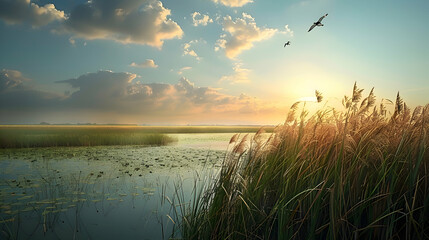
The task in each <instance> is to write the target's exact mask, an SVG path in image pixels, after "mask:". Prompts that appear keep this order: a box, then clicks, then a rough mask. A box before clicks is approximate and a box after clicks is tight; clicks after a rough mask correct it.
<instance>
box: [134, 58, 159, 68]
mask: <svg viewBox="0 0 429 240" xmlns="http://www.w3.org/2000/svg"><path fill="white" fill-rule="evenodd" d="M130 66H131V67H139V68H157V67H158V65H156V64H155V61H153V60H152V59H146V61H144V62H142V63H135V62H132V63H131V64H130Z"/></svg>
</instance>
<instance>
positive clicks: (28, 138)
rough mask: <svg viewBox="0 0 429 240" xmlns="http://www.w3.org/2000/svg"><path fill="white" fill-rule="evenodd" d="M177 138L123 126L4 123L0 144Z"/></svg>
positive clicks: (154, 141)
mask: <svg viewBox="0 0 429 240" xmlns="http://www.w3.org/2000/svg"><path fill="white" fill-rule="evenodd" d="M173 141H174V139H173V138H171V137H169V136H167V135H165V134H161V133H148V132H144V131H138V130H136V129H134V128H120V127H38V126H11V127H0V148H31V147H63V146H66V147H72V146H107V145H166V144H168V143H171V142H173Z"/></svg>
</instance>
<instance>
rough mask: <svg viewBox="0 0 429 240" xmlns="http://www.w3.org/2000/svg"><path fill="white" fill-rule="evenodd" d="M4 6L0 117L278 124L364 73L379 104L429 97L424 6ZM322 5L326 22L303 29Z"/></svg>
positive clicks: (245, 0)
mask: <svg viewBox="0 0 429 240" xmlns="http://www.w3.org/2000/svg"><path fill="white" fill-rule="evenodd" d="M52 4H53V5H52ZM0 9H1V10H0V31H1V33H2V34H1V36H0V52H1V53H2V54H1V56H0V70H1V73H0V100H1V103H0V113H1V117H0V123H3V124H5V123H38V122H40V121H47V122H52V123H61V122H97V123H146V124H278V123H281V122H283V120H284V117H285V115H286V113H287V111H288V108H289V106H290V105H291V104H293V103H294V102H295V101H297V100H299V99H300V98H302V97H309V96H313V95H314V91H315V90H316V89H317V90H319V91H321V92H322V93H323V94H324V96H325V100H327V101H328V105H329V104H330V105H335V106H336V104H337V103H338V99H340V98H342V96H343V95H344V94H349V93H350V91H351V89H352V86H353V83H354V82H355V81H356V82H357V84H358V86H359V87H360V88H364V89H366V90H367V91H366V92H368V91H369V90H370V89H371V88H372V87H375V93H376V96H377V97H378V100H381V99H382V98H390V99H394V98H395V96H396V93H397V91H400V94H401V96H402V97H403V98H404V100H405V101H406V102H407V103H408V104H409V105H411V106H417V105H424V104H426V103H428V102H429V96H428V94H427V93H428V92H429V82H428V80H429V68H428V66H429V47H428V46H427V43H428V42H429V28H428V27H427V23H428V22H429V15H428V14H427V12H428V10H429V2H428V1H423V0H420V1H419V0H418V1H412V2H409V1H398V0H395V1H339V0H308V1H299V0H295V1H262V0H253V1H250V0H204V1H201V0H182V1H177V0H161V1H158V0H127V1H113V0H110V1H109V0H104V1H103V0H93V1H91V2H87V1H65V0H63V1H60V0H46V1H45V0H43V1H42V0H39V1H31V2H30V1H29V0H0ZM325 13H328V16H327V17H326V18H325V19H324V20H323V23H324V24H325V26H323V27H316V28H315V29H313V30H312V31H311V32H307V30H308V29H309V27H310V26H311V24H312V23H313V22H314V21H316V20H317V19H318V18H319V17H321V16H322V15H323V14H325ZM285 26H287V28H286V27H285ZM288 40H289V41H291V45H290V46H287V47H285V48H284V47H283V44H284V43H285V42H286V41H288Z"/></svg>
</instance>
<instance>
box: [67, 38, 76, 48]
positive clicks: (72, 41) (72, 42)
mask: <svg viewBox="0 0 429 240" xmlns="http://www.w3.org/2000/svg"><path fill="white" fill-rule="evenodd" d="M69 43H70V44H71V45H73V46H74V45H75V44H76V40H74V39H73V38H69Z"/></svg>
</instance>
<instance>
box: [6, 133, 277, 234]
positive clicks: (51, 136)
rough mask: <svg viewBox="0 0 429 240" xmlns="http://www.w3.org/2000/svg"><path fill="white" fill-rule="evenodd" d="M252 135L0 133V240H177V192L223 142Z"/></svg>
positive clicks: (215, 160)
mask: <svg viewBox="0 0 429 240" xmlns="http://www.w3.org/2000/svg"><path fill="white" fill-rule="evenodd" d="M258 129H259V127H136V126H133V127H130V126H2V127H0V133H1V134H0V136H1V137H0V141H1V146H2V148H1V149H0V169H1V170H0V171H1V174H0V201H1V202H0V226H1V229H0V230H1V238H2V239H58V238H61V239H63V238H70V236H72V237H73V238H76V239H81V238H84V239H87V238H93V239H109V238H110V239H114V238H116V239H118V238H125V239H167V238H169V237H180V236H181V233H180V229H178V227H177V226H176V225H177V224H176V222H175V221H176V219H175V218H176V217H175V216H176V214H177V210H176V209H175V207H176V205H177V204H178V203H177V200H178V199H179V198H178V197H179V194H180V196H181V198H180V199H181V201H182V203H183V202H188V201H190V200H191V197H192V196H193V192H195V191H196V189H195V187H196V186H197V185H202V184H204V183H206V182H207V181H208V178H210V176H213V175H214V174H215V173H216V171H218V170H219V169H220V165H221V163H222V161H223V159H224V157H225V153H226V150H227V148H228V144H229V140H230V138H231V136H232V135H234V133H236V132H241V133H243V134H245V133H246V132H256V131H257V130H258ZM270 130H272V129H270V128H268V131H270ZM126 139H127V140H126ZM179 189H180V191H179Z"/></svg>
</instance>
